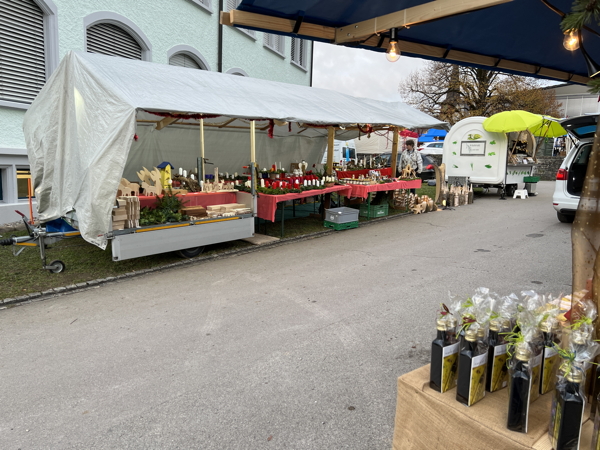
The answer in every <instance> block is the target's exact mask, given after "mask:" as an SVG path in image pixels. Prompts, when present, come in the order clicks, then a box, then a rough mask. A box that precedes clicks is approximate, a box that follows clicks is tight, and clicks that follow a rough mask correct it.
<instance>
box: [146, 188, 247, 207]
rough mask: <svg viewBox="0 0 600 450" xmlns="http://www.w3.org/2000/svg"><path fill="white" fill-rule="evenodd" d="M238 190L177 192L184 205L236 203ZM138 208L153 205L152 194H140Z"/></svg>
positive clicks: (205, 205)
mask: <svg viewBox="0 0 600 450" xmlns="http://www.w3.org/2000/svg"><path fill="white" fill-rule="evenodd" d="M237 192H238V191H220V192H188V193H187V194H178V195H177V197H179V198H180V199H181V200H182V201H183V205H184V206H203V207H205V208H206V207H207V206H211V205H222V204H226V203H236V202H237V198H236V193H237ZM139 199H140V208H144V207H145V206H149V207H153V206H154V205H155V204H156V197H155V196H154V195H140V197H139Z"/></svg>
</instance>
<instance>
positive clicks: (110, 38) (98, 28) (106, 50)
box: [87, 23, 142, 59]
mask: <svg viewBox="0 0 600 450" xmlns="http://www.w3.org/2000/svg"><path fill="white" fill-rule="evenodd" d="M87 51H88V52H90V53H101V54H103V55H110V56H120V57H122V58H128V59H142V47H141V46H140V44H138V42H137V41H136V40H135V39H134V38H133V37H132V36H131V35H130V34H129V33H127V32H126V31H125V30H123V29H122V28H120V27H118V26H116V25H113V24H111V23H99V24H96V25H93V26H91V27H89V28H88V29H87Z"/></svg>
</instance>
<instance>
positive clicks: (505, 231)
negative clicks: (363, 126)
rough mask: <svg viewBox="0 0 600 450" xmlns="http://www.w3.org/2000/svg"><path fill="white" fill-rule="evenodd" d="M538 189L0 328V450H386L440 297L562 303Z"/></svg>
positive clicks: (300, 246) (10, 312)
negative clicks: (399, 397) (541, 298)
mask: <svg viewBox="0 0 600 450" xmlns="http://www.w3.org/2000/svg"><path fill="white" fill-rule="evenodd" d="M553 186H554V183H551V182H545V183H544V182H542V183H539V184H538V190H539V193H540V195H538V196H537V197H532V198H529V199H526V200H521V199H509V200H506V201H500V200H498V197H497V196H496V195H488V196H486V197H484V198H478V199H476V201H475V203H474V204H473V205H469V206H464V207H460V208H457V209H456V210H454V211H442V212H436V213H429V214H424V215H415V216H407V217H403V218H400V219H393V220H388V221H385V222H383V223H378V224H374V225H370V226H364V227H360V228H358V229H353V230H347V231H342V232H337V233H335V234H330V235H327V236H325V237H322V238H318V239H313V240H308V241H301V242H294V243H291V244H288V245H282V246H278V247H274V248H268V249H264V250H261V251H257V252H254V253H249V254H243V255H238V256H234V257H229V258H226V259H219V260H215V261H211V262H207V263H201V264H195V265H191V266H186V267H181V268H177V269H174V270H167V271H164V272H158V273H152V274H148V275H145V276H140V277H136V278H132V279H126V280H124V281H120V282H116V283H112V284H106V285H102V286H100V287H96V288H95V289H88V290H86V291H81V292H76V293H72V294H67V295H63V296H60V297H55V298H51V299H47V300H44V301H41V302H37V303H31V304H27V305H23V306H18V307H14V308H10V309H5V310H0V380H1V381H0V399H1V401H0V412H1V414H0V448H2V449H4V450H12V449H14V450H16V449H23V450H25V449H86V450H91V449H203V450H207V449H236V450H238V449H361V450H362V449H386V450H387V449H389V448H390V447H391V442H392V434H393V424H394V413H395V409H396V380H397V377H398V376H399V375H401V374H403V373H406V372H408V371H410V370H413V369H415V368H417V367H419V366H421V365H423V364H426V363H427V360H428V357H429V348H430V342H431V340H432V338H433V337H434V335H435V319H436V312H437V309H438V307H439V304H440V302H442V301H447V299H448V293H449V292H450V293H452V294H454V295H457V296H459V297H467V296H469V295H471V294H472V293H473V291H474V290H475V289H476V288H477V287H479V286H485V287H489V288H490V289H492V290H494V291H496V292H498V293H499V294H502V295H506V294H509V293H511V292H516V293H518V292H520V291H521V290H524V289H536V290H538V291H540V292H543V293H546V292H548V293H553V294H559V293H563V292H569V290H570V283H571V251H570V225H567V224H561V223H559V222H558V221H557V220H556V215H555V213H554V210H553V209H552V206H551V193H552V189H553ZM406 407H410V405H406Z"/></svg>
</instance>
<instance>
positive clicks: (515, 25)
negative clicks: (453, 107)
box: [233, 0, 600, 83]
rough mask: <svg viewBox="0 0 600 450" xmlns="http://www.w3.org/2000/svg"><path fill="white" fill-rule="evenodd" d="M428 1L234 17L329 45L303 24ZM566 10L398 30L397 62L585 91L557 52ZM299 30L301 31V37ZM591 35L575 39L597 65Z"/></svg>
mask: <svg viewBox="0 0 600 450" xmlns="http://www.w3.org/2000/svg"><path fill="white" fill-rule="evenodd" d="M430 1H431V0H370V1H368V2H365V1H364V0H344V1H332V0H299V1H289V0H242V2H241V4H240V5H239V7H238V10H240V11H245V12H251V13H255V14H260V15H263V16H270V17H264V19H265V20H263V21H262V22H257V23H256V24H257V26H254V27H252V26H250V27H248V28H254V29H258V30H264V31H270V32H274V33H277V34H283V35H290V36H298V37H303V38H308V39H313V40H322V41H325V42H331V39H325V38H322V37H318V36H316V35H315V33H314V32H312V33H311V32H310V31H309V30H308V29H307V26H308V24H316V25H320V26H322V27H324V29H326V30H331V29H335V28H339V27H346V26H348V25H350V24H356V23H359V22H361V21H365V20H369V19H373V18H376V17H380V16H382V15H385V14H389V13H393V12H396V11H401V10H404V9H406V8H410V7H414V6H418V5H422V4H425V3H429V2H430ZM571 5H572V0H513V1H510V2H508V3H503V4H499V5H496V6H491V7H488V8H486V9H481V10H477V11H471V12H467V13H463V14H459V15H454V16H450V17H445V18H441V19H437V20H434V21H431V22H427V23H421V24H416V25H414V26H411V27H410V28H400V29H399V30H398V40H399V45H400V50H401V51H402V53H403V54H404V55H408V56H416V57H421V58H425V59H430V60H439V61H445V62H455V63H458V64H461V65H467V66H476V67H483V68H486V69H492V70H494V69H495V70H501V71H503V72H508V73H515V74H520V75H529V76H537V77H540V78H548V79H559V80H563V81H569V82H577V83H586V82H587V81H588V73H587V67H586V63H585V60H584V57H583V54H582V52H581V51H579V50H576V51H573V52H570V51H568V50H566V49H565V48H564V47H563V44H562V41H563V33H562V31H561V29H560V21H561V18H562V17H561V15H560V14H561V13H568V12H570V10H571ZM273 18H280V19H288V20H290V21H291V22H288V23H289V24H291V25H290V26H293V27H294V28H297V29H298V34H294V33H293V30H289V31H288V30H287V29H286V31H281V29H284V28H285V27H282V26H280V27H279V28H280V29H279V30H276V29H274V28H271V27H270V25H269V20H271V19H273ZM259 23H262V24H265V25H259ZM233 25H236V26H237V25H239V22H236V21H234V22H233ZM240 26H241V25H240ZM303 27H304V28H303ZM275 28H277V27H275ZM274 30H275V31H274ZM303 30H306V31H305V34H303ZM599 30H600V28H599V27H598V26H597V25H596V24H593V25H590V30H584V31H583V42H584V44H585V49H586V50H587V52H588V53H589V54H590V56H591V57H592V58H593V59H594V60H595V61H596V62H600V45H598V44H599V43H600V41H599V39H600V38H599V35H598V34H595V33H598V32H599ZM311 34H312V35H311ZM325 35H327V34H325ZM388 36H389V32H387V31H385V32H381V33H380V35H375V34H373V35H372V36H368V37H365V38H364V39H362V40H361V41H358V42H346V43H343V45H346V46H355V47H359V48H366V49H369V50H374V51H380V52H385V50H386V48H387V42H388V41H387V40H386V39H387V38H388ZM400 61H402V60H401V59H400Z"/></svg>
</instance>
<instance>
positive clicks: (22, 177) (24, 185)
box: [17, 168, 35, 199]
mask: <svg viewBox="0 0 600 450" xmlns="http://www.w3.org/2000/svg"><path fill="white" fill-rule="evenodd" d="M28 180H31V172H30V170H29V169H19V168H17V193H18V195H17V197H18V198H19V199H23V198H29V196H28V194H27V192H28V189H29V181H28ZM31 197H35V193H34V191H33V186H32V187H31Z"/></svg>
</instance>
